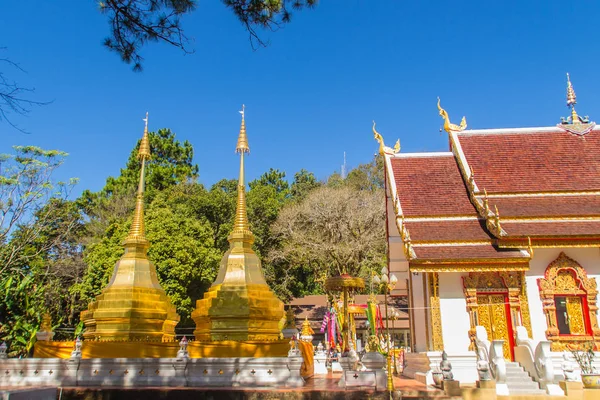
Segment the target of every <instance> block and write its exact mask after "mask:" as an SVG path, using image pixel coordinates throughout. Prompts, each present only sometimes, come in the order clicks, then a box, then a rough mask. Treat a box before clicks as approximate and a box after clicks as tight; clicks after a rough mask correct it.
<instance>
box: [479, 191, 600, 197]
mask: <svg viewBox="0 0 600 400" xmlns="http://www.w3.org/2000/svg"><path fill="white" fill-rule="evenodd" d="M594 195H596V196H597V195H600V190H557V191H553V192H542V191H538V192H493V193H489V194H488V197H489V198H508V197H563V196H594ZM477 196H482V193H478V194H477Z"/></svg>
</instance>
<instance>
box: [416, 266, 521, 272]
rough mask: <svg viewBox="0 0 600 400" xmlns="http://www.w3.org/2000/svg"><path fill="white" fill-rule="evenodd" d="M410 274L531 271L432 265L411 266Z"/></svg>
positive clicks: (499, 267) (498, 267)
mask: <svg viewBox="0 0 600 400" xmlns="http://www.w3.org/2000/svg"><path fill="white" fill-rule="evenodd" d="M409 268H410V272H503V271H507V272H513V271H514V272H517V271H529V266H528V265H527V266H520V265H519V266H514V265H513V266H502V265H493V266H456V265H454V266H453V265H446V266H444V265H432V266H419V265H417V266H413V265H410V266H409Z"/></svg>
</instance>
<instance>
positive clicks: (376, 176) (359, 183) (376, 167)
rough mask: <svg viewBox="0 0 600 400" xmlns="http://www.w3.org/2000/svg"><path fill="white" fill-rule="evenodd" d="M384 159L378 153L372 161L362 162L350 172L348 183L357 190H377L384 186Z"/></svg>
mask: <svg viewBox="0 0 600 400" xmlns="http://www.w3.org/2000/svg"><path fill="white" fill-rule="evenodd" d="M383 163H384V159H383V157H382V156H380V155H377V156H375V157H374V158H373V160H372V161H371V162H370V163H367V164H360V165H359V166H358V167H356V168H354V169H353V170H352V171H350V172H349V173H348V176H347V177H346V184H347V185H349V186H351V187H353V188H354V189H357V190H370V191H375V190H379V189H383V187H384V184H385V182H384V172H383Z"/></svg>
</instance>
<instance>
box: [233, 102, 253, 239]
mask: <svg viewBox="0 0 600 400" xmlns="http://www.w3.org/2000/svg"><path fill="white" fill-rule="evenodd" d="M240 114H242V126H241V127H240V134H239V136H238V141H237V147H236V148H235V151H236V152H237V153H240V177H239V180H238V198H237V208H236V212H235V221H234V224H233V230H232V231H231V234H230V235H229V239H230V242H233V241H235V239H240V240H242V241H243V242H251V243H252V242H254V235H253V234H252V232H251V231H250V223H249V222H248V214H247V212H246V182H245V179H244V153H249V152H250V147H248V137H247V136H246V123H245V106H244V105H242V110H241V111H240Z"/></svg>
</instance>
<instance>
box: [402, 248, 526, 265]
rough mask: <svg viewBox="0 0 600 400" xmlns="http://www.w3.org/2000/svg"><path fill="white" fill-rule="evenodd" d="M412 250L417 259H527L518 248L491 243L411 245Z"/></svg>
mask: <svg viewBox="0 0 600 400" xmlns="http://www.w3.org/2000/svg"><path fill="white" fill-rule="evenodd" d="M413 250H414V251H415V254H416V255H417V258H418V259H419V260H436V261H443V260H457V259H460V260H471V259H481V260H482V261H483V260H484V259H495V260H499V259H507V258H523V259H527V257H528V256H527V255H524V254H523V253H521V252H520V251H518V250H504V249H498V248H496V247H494V246H492V245H478V246H426V247H418V246H413Z"/></svg>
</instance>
